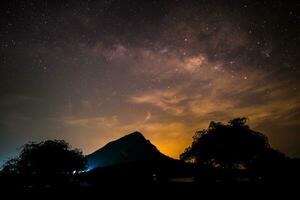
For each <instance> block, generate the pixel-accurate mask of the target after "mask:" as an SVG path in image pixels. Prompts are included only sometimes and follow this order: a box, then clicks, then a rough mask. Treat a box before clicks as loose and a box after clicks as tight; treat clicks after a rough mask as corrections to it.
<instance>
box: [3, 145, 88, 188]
mask: <svg viewBox="0 0 300 200" xmlns="http://www.w3.org/2000/svg"><path fill="white" fill-rule="evenodd" d="M85 168H86V160H85V157H84V156H83V154H82V152H81V151H80V150H79V149H71V148H70V146H69V144H68V143H67V142H65V141H63V140H47V141H42V142H39V143H36V142H30V143H27V144H25V145H24V146H23V149H22V151H21V153H20V155H19V156H18V157H17V158H14V159H12V160H9V161H7V162H6V163H5V164H4V166H3V169H2V172H3V173H4V174H6V175H7V174H14V175H17V176H21V177H26V178H24V179H26V180H31V181H32V180H34V181H33V182H35V183H34V184H36V183H37V184H41V181H42V182H43V183H42V184H53V183H54V184H56V183H58V182H61V180H62V179H61V178H62V177H63V178H64V180H66V179H68V178H66V177H70V176H71V175H72V173H73V172H74V171H81V170H84V169H85Z"/></svg>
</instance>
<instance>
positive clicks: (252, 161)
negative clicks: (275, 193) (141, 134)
mask: <svg viewBox="0 0 300 200" xmlns="http://www.w3.org/2000/svg"><path fill="white" fill-rule="evenodd" d="M180 159H181V160H183V161H185V162H191V163H195V165H197V166H198V169H199V170H198V174H196V177H197V178H198V179H199V180H200V181H210V182H211V181H212V182H220V183H228V182H251V183H258V182H259V183H266V182H269V183H270V182H271V181H276V182H278V181H279V180H281V181H282V179H283V178H286V180H287V179H289V180H290V178H291V176H290V175H288V173H287V171H288V170H289V169H288V167H289V165H288V163H289V161H290V159H289V158H288V157H286V156H285V155H284V154H283V153H281V152H279V151H278V150H275V149H273V148H271V146H270V144H269V142H268V139H267V137H266V136H265V135H263V134H262V133H260V132H257V131H254V130H252V129H250V127H249V126H248V125H247V119H246V118H245V117H243V118H236V119H233V120H230V121H229V122H228V124H223V123H220V122H214V121H212V122H211V123H210V124H209V127H208V129H204V130H200V131H197V132H196V133H195V135H194V136H193V142H192V145H191V146H190V147H188V148H187V149H186V150H185V151H184V152H183V153H182V154H181V155H180ZM295 172H296V171H294V172H293V173H294V175H296V174H295Z"/></svg>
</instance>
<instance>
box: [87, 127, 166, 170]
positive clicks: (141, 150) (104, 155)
mask: <svg viewBox="0 0 300 200" xmlns="http://www.w3.org/2000/svg"><path fill="white" fill-rule="evenodd" d="M166 157H167V156H165V155H163V154H162V153H160V152H159V151H158V149H157V148H156V147H155V146H154V145H153V144H151V142H150V141H149V140H147V139H146V138H145V137H144V136H143V134H142V133H140V132H137V131H136V132H133V133H130V134H128V135H125V136H123V137H121V138H119V139H117V140H114V141H112V142H109V143H108V144H106V145H105V146H104V147H102V148H100V149H98V150H97V151H95V152H94V153H92V154H90V155H88V156H87V157H86V158H87V160H88V165H89V168H90V169H92V168H96V167H104V166H109V165H115V164H119V163H128V162H135V161H142V160H153V159H154V160H157V159H162V158H166Z"/></svg>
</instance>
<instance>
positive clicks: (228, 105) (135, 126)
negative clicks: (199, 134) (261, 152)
mask: <svg viewBox="0 0 300 200" xmlns="http://www.w3.org/2000/svg"><path fill="white" fill-rule="evenodd" d="M0 4H1V6H0V10H1V12H0V13H2V14H1V16H0V23H1V27H2V28H1V30H0V38H1V39H0V41H1V42H0V52H1V56H0V91H1V92H0V109H1V114H0V165H2V164H3V162H4V161H5V160H7V159H9V158H11V157H13V156H14V155H17V153H18V151H19V150H17V148H19V149H20V147H21V146H22V145H23V144H25V143H27V142H28V141H37V142H39V141H42V140H47V139H62V140H66V141H67V142H68V143H70V144H71V146H72V147H75V148H80V149H82V151H83V152H84V154H85V155H88V154H90V153H91V152H93V151H95V150H97V149H99V148H101V147H103V146H104V145H105V144H106V143H108V142H110V141H112V140H115V139H118V138H120V137H121V136H122V135H125V134H128V133H131V132H134V131H139V132H141V133H143V135H144V136H145V137H146V138H147V139H149V140H150V141H151V143H152V144H154V145H155V146H156V147H157V148H158V149H159V150H160V151H161V152H162V153H164V154H166V155H168V156H170V157H172V158H178V156H179V154H180V153H182V152H183V151H184V149H185V148H186V147H188V146H189V145H190V144H191V142H192V136H193V135H194V133H195V132H196V131H197V130H201V129H206V128H207V127H208V125H209V122H210V121H220V122H223V123H226V122H228V121H229V120H230V119H233V118H235V117H243V116H245V117H247V118H249V125H250V127H251V129H253V130H255V131H259V132H261V133H263V134H265V135H266V136H267V137H268V138H269V142H270V144H271V145H272V147H274V148H275V149H278V150H280V151H281V152H284V153H285V154H286V155H288V156H290V157H300V132H299V131H300V93H299V89H300V88H299V85H300V79H299V77H300V70H299V63H300V62H299V61H300V60H299V58H300V55H299V52H300V37H299V35H300V32H299V30H300V13H299V10H300V9H299V3H297V2H285V1H283V0H275V1H271V0H266V1H258V0H257V1H251V2H250V1H246V0H245V1H244V0H243V1H239V2H235V1H227V2H226V3H225V2H223V1H219V0H212V1H205V0H198V1H197V0H192V1H183V0H178V1H173V0H165V1H155V0H151V1H137V0H131V1H130V0H107V1H95V0H91V1H76V2H71V1H70V2H69V1H61V2H51V1H46V0H45V1H34V0H32V1H28V2H16V1H14V2H12V1H6V0H4V1H1V3H0Z"/></svg>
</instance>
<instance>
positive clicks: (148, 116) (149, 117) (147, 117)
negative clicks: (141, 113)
mask: <svg viewBox="0 0 300 200" xmlns="http://www.w3.org/2000/svg"><path fill="white" fill-rule="evenodd" d="M150 119H151V112H149V111H148V112H147V115H146V117H145V119H144V122H147V121H148V120H150Z"/></svg>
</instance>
